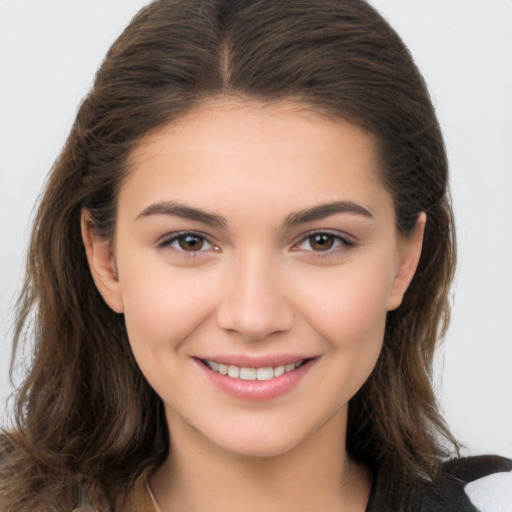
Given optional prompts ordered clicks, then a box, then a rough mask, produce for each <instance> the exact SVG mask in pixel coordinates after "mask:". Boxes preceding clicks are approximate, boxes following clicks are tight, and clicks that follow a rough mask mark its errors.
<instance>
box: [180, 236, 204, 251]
mask: <svg viewBox="0 0 512 512" xmlns="http://www.w3.org/2000/svg"><path fill="white" fill-rule="evenodd" d="M177 242H178V245H179V247H180V249H181V250H183V251H200V250H201V249H202V248H203V246H204V239H203V238H201V237H199V236H195V235H182V236H180V237H179V238H178V239H177Z"/></svg>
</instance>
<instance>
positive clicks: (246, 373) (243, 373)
mask: <svg viewBox="0 0 512 512" xmlns="http://www.w3.org/2000/svg"><path fill="white" fill-rule="evenodd" d="M240 378H241V379H242V380H255V379H256V368H240Z"/></svg>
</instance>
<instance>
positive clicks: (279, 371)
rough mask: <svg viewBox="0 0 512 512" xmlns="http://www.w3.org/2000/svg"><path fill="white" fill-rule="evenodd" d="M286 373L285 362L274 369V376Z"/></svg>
mask: <svg viewBox="0 0 512 512" xmlns="http://www.w3.org/2000/svg"><path fill="white" fill-rule="evenodd" d="M283 373H284V364H282V365H281V366H278V367H277V368H275V369H274V377H280V376H281V375H283Z"/></svg>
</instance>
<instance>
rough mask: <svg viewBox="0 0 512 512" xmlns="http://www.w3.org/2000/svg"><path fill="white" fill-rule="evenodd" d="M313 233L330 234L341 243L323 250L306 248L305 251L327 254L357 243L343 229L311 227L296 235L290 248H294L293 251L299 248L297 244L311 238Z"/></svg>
mask: <svg viewBox="0 0 512 512" xmlns="http://www.w3.org/2000/svg"><path fill="white" fill-rule="evenodd" d="M315 235H331V236H333V237H334V238H336V239H337V240H338V241H340V242H341V244H340V245H338V246H336V247H333V248H330V249H327V250H325V251H315V250H313V249H309V250H307V249H306V251H307V252H312V253H315V254H318V255H327V254H330V253H333V252H335V251H336V250H339V249H340V248H342V249H349V248H351V247H354V246H356V245H357V241H356V240H355V239H354V237H352V236H350V235H348V234H347V233H345V232H343V231H338V230H335V229H313V230H311V231H308V232H307V233H303V234H302V235H300V236H299V237H297V238H296V239H295V241H294V242H293V244H292V250H294V251H298V250H301V249H300V248H299V245H301V244H303V243H304V242H306V241H307V240H308V239H309V238H311V237H312V236H315Z"/></svg>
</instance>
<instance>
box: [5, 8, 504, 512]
mask: <svg viewBox="0 0 512 512" xmlns="http://www.w3.org/2000/svg"><path fill="white" fill-rule="evenodd" d="M454 264H455V242H454V236H453V223H452V213H451V207H450V202H449V195H448V191H447V164H446V156H445V152H444V146H443V141H442V136H441V133H440V131H439V127H438V123H437V121H436V118H435V114H434V110H433V108H432V105H431V103H430V100H429V98H428V94H427V91H426V88H425V85H424V83H423V80H422V78H421V76H420V74H419V72H418V70H417V69H416V67H415V65H414V63H413V62H412V60H411V57H410V55H409V53H408V51H407V49H406V48H405V47H404V45H403V43H402V42H401V41H400V39H399V38H398V36H397V35H396V33H395V32H394V31H393V30H392V29H391V28H390V27H389V25H388V24H387V23H386V22H385V21H384V20H383V19H382V18H381V17H380V16H379V15H378V14H377V13H376V12H375V11H374V10H373V9H372V8H371V7H370V6H369V5H368V4H366V3H365V2H362V1H360V0H346V1H341V0H321V1H318V0H315V1H313V0H310V1H300V2H295V1H290V2H288V1H283V2H275V1H271V0H252V1H241V0H239V1H234V0H231V1H228V0H224V1H222V0H187V1H185V0H183V1H177V0H163V1H159V2H155V3H154V4H151V5H149V6H148V7H147V8H145V9H143V10H142V11H141V12H140V13H139V15H138V16H137V17H136V18H135V19H134V20H133V21H132V23H131V24H130V25H129V26H128V28H127V29H126V30H125V32H124V33H123V34H122V35H121V37H120V38H119V39H118V40H117V41H116V43H115V44H114V45H113V47H112V48H111V50H110V51H109V53H108V55H107V57H106V59H105V61H104V63H103V65H102V67H101V68H100V70H99V72H98V75H97V77H96V79H95V83H94V86H93V89H92V90H91V92H90V94H89V95H88V96H87V98H86V99H85V100H84V102H83V104H82V106H81V108H80V110H79V112H78V115H77V118H76V121H75V124H74V126H73V129H72V131H71V134H70V136H69V139H68V141H67V143H66V146H65V148H64V150H63V152H62V154H61V155H60V157H59V159H58V161H57V163H56V165H55V167H54V169H53V172H52V174H51V176H50V179H49V182H48V185H47V188H46V192H45V194H44V196H43V198H42V201H41V204H40V207H39V211H38V214H37V216H36V223H35V227H34V231H33V235H32V241H31V246H30V258H29V266H28V270H27V281H26V284H25V288H24V292H23V296H22V299H21V302H20V309H19V317H18V323H17V330H16V342H20V341H21V339H22V338H23V337H24V336H25V333H26V332H27V329H28V327H29V326H30V325H32V324H31V322H34V324H33V329H32V332H33V336H34V341H35V344H36V350H35V356H34V361H33V365H32V368H31V371H30V373H29V375H28V376H27V379H26V381H25V383H24V384H23V386H22V388H21V389H20V392H19V396H18V427H17V429H16V430H14V431H10V432H6V433H4V434H3V437H2V438H1V455H0V458H1V462H0V464H1V465H0V468H1V469H0V471H1V483H0V504H1V508H2V510H5V511H14V510H16V511H18V512H19V511H25V510H26V511H35V510H52V511H53V510H55V511H60V510H62V511H69V510H70V509H71V508H73V507H75V506H76V507H77V509H78V510H85V509H86V508H85V507H89V506H90V507H92V509H97V510H103V511H105V510H119V511H123V512H124V511H130V510H143V511H155V510H161V511H164V512H168V511H174V510H177V511H183V510H190V511H193V510H200V511H204V510H208V511H209V512H216V511H217V510H219V511H220V510H223V511H231V510H239V509H240V508H243V509H244V510H247V511H259V510H264V509H271V510H276V511H284V510H300V511H312V510H324V511H340V510H343V511H347V512H352V511H353V512H362V511H365V510H366V511H374V512H375V511H379V512H385V511H400V510H403V511H418V510H425V511H431V510H432V511H434V510H436V511H437V510H439V511H441V510H443V511H445V510H454V511H458V510H460V511H471V510H475V508H474V507H473V505H472V504H471V502H470V501H469V499H468V498H467V496H466V495H465V493H464V489H463V487H464V485H465V483H466V482H468V481H471V480H473V479H476V478H479V477H481V476H484V475H486V474H489V473H492V472H497V471H509V470H510V469H511V468H512V465H511V462H510V461H509V460H507V459H503V458H498V457H484V458H474V459H451V457H452V456H453V454H454V453H455V454H456V453H457V447H458V446H457V442H456V441H455V439H454V438H453V436H452V435H451V434H450V432H449V430H448V428H447V427H446V425H445V424H444V422H443V420H442V418H441V416H440V414H439V412H438V410H437V407H436V401H435V397H434V393H433V391H432V387H431V383H430V373H431V364H432V357H433V354H434V350H435V346H436V343H437V340H438V339H439V337H440V336H441V335H442V334H443V332H444V329H445V328H446V323H447V321H448V317H449V305H448V300H447V293H448V289H449V285H450V282H451V279H452V276H453V271H454ZM447 445H450V446H449V447H447ZM450 459H451V460H450ZM87 502H89V504H87Z"/></svg>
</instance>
